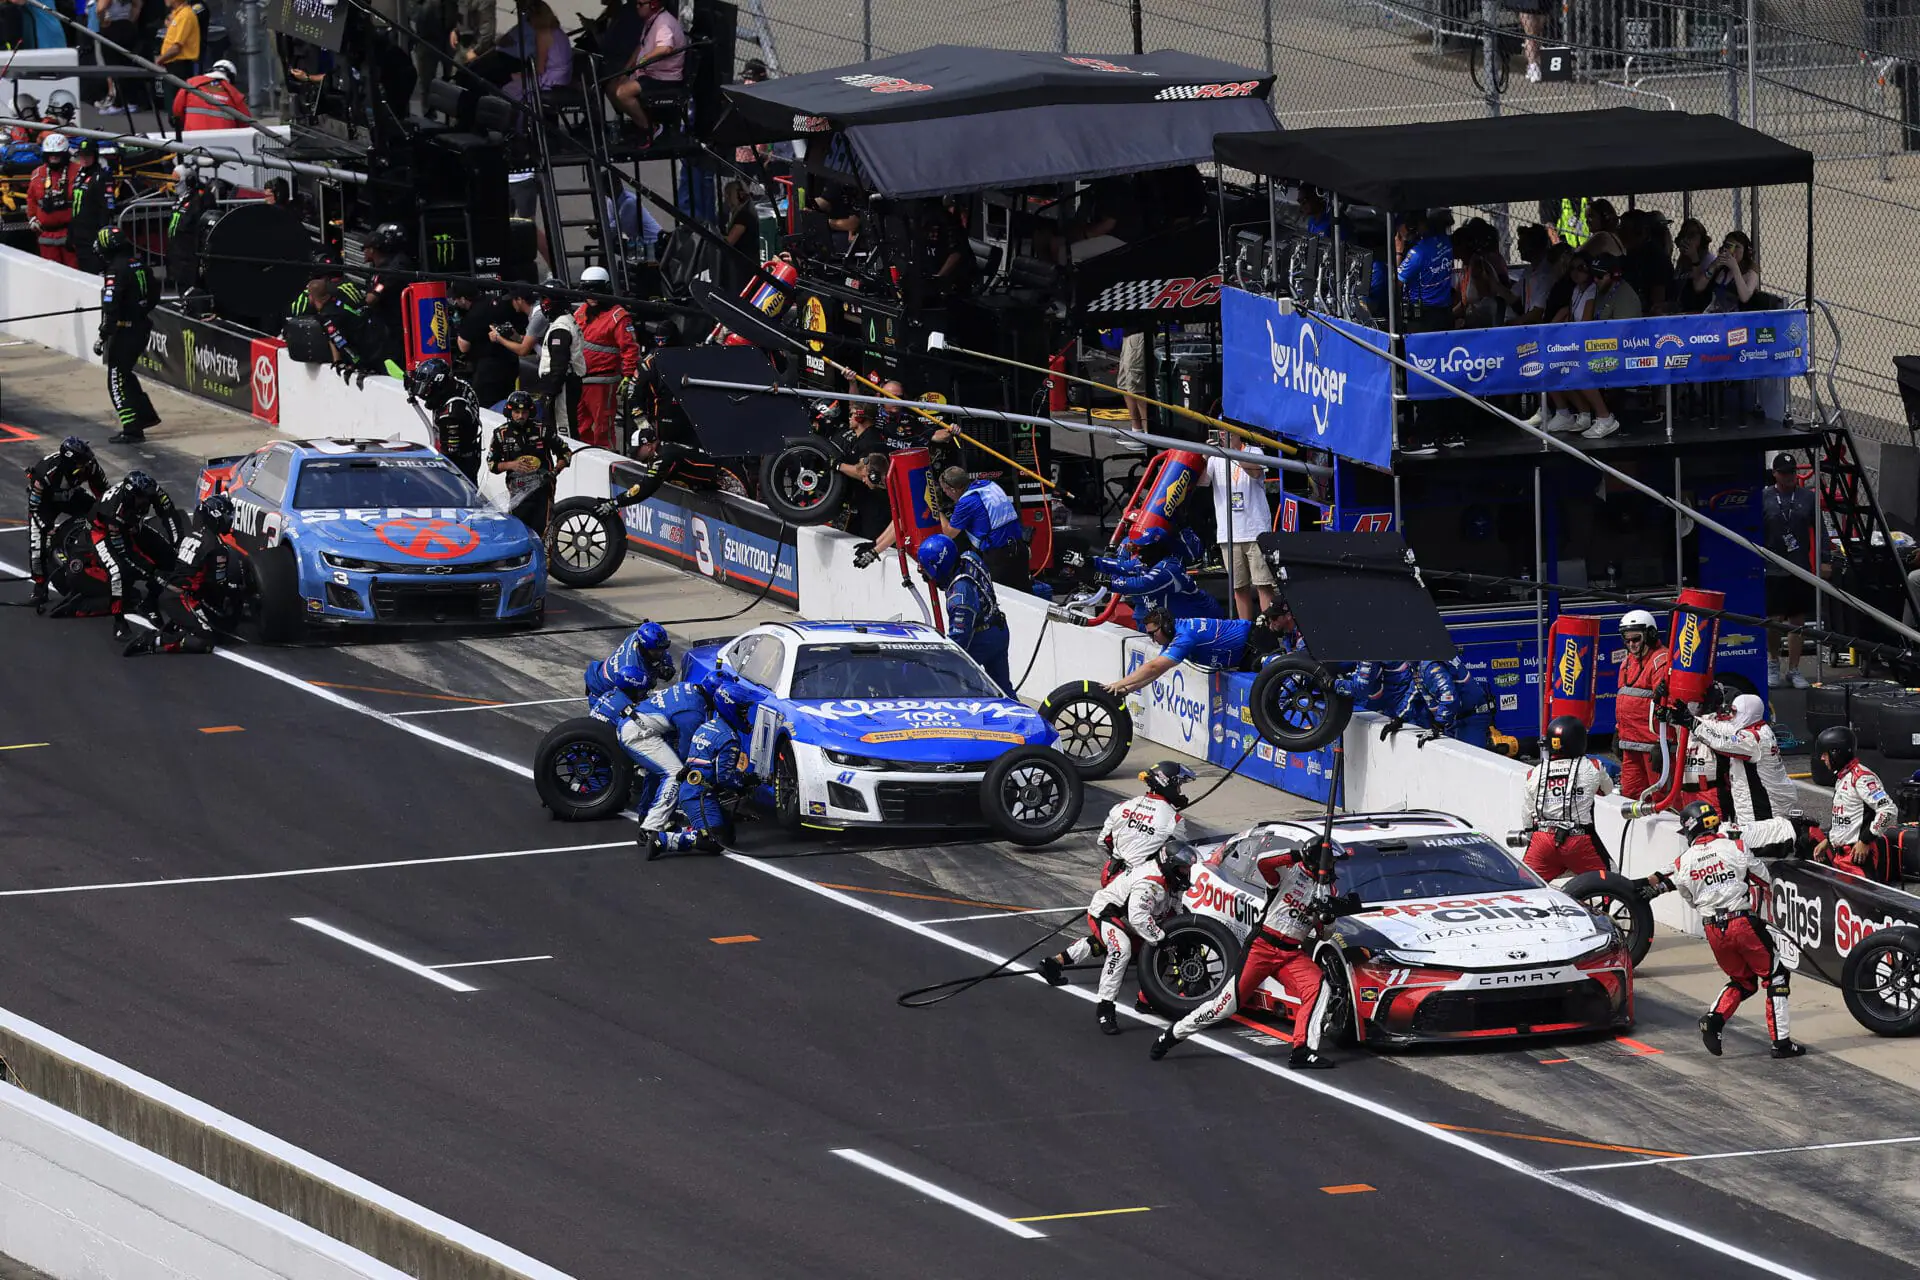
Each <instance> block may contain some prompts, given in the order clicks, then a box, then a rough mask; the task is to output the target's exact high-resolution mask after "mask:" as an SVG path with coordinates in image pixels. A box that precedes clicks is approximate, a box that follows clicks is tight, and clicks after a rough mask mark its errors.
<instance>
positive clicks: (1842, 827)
mask: <svg viewBox="0 0 1920 1280" xmlns="http://www.w3.org/2000/svg"><path fill="white" fill-rule="evenodd" d="M1813 758H1814V759H1816V760H1819V761H1821V762H1822V763H1823V764H1825V765H1826V766H1827V768H1829V769H1831V770H1833V822H1832V824H1831V825H1829V826H1828V827H1827V838H1826V839H1825V840H1822V841H1821V842H1820V843H1819V844H1818V845H1817V846H1815V848H1814V851H1813V856H1814V857H1816V858H1818V859H1820V860H1821V861H1822V862H1829V861H1830V862H1832V863H1833V869H1834V870H1835V871H1844V872H1846V873H1847V874H1848V875H1855V876H1864V875H1866V874H1868V872H1869V871H1870V870H1871V869H1873V868H1876V867H1878V868H1884V867H1885V866H1886V862H1887V858H1888V852H1887V835H1888V834H1889V833H1890V832H1891V831H1892V830H1893V829H1894V828H1895V827H1896V826H1898V825H1899V823H1900V806H1899V805H1897V804H1895V803H1894V801H1893V797H1892V796H1890V795H1888V794H1887V788H1886V784H1884V783H1882V782H1881V781H1880V775H1879V774H1877V773H1875V772H1874V771H1873V770H1871V769H1869V768H1867V766H1865V765H1864V764H1861V763H1860V746H1859V740H1858V739H1857V738H1855V737H1854V734H1853V730H1852V729H1851V728H1849V727H1847V726H1846V725H1843V724H1837V725H1834V726H1833V727H1832V728H1829V729H1822V730H1821V731H1820V736H1819V737H1817V738H1815V739H1814V740H1813Z"/></svg>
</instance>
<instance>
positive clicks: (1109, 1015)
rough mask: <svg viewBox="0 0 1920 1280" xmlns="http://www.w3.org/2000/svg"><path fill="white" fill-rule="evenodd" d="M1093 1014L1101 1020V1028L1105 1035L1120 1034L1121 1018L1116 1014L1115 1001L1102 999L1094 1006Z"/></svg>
mask: <svg viewBox="0 0 1920 1280" xmlns="http://www.w3.org/2000/svg"><path fill="white" fill-rule="evenodd" d="M1093 1016H1094V1017H1096V1018H1098V1019H1099V1020H1100V1030H1101V1032H1102V1033H1103V1034H1105V1035H1110V1036H1117V1035H1119V1034H1120V1019H1119V1018H1117V1017H1115V1016H1114V1013H1113V1001H1111V1000H1102V1001H1101V1002H1100V1003H1099V1004H1097V1005H1095V1006H1094V1011H1093Z"/></svg>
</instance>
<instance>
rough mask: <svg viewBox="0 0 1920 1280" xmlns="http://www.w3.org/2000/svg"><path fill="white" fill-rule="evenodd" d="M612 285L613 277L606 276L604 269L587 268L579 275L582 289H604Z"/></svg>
mask: <svg viewBox="0 0 1920 1280" xmlns="http://www.w3.org/2000/svg"><path fill="white" fill-rule="evenodd" d="M612 283H613V277H612V276H610V275H608V274H607V269H606V268H605V267H588V268H587V269H586V270H585V271H582V272H581V273H580V284H581V286H582V287H583V288H587V289H599V288H605V287H606V286H607V285H610V284H612Z"/></svg>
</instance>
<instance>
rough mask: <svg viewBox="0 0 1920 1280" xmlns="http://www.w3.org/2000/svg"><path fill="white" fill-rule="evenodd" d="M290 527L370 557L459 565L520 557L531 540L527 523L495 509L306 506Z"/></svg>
mask: <svg viewBox="0 0 1920 1280" xmlns="http://www.w3.org/2000/svg"><path fill="white" fill-rule="evenodd" d="M288 523H289V527H293V528H298V529H299V531H300V536H301V537H302V538H303V539H311V540H313V541H315V542H317V543H320V544H322V545H324V546H327V547H330V548H335V549H350V550H352V551H353V552H354V553H355V554H356V555H361V556H365V557H366V558H367V559H370V560H387V561H397V562H400V563H406V562H408V561H416V560H417V561H419V562H421V563H423V564H449V565H457V564H461V563H464V562H468V561H474V560H495V559H499V558H501V557H503V556H512V555H518V554H520V553H521V552H523V551H526V550H527V549H528V548H529V547H530V546H531V545H532V543H533V538H532V535H531V534H530V533H529V532H528V530H527V526H526V525H525V524H523V523H521V522H520V521H519V520H518V519H517V518H515V517H513V516H510V515H505V514H503V513H501V512H498V511H494V510H491V509H476V510H463V509H460V508H455V507H436V508H432V509H431V510H427V509H422V508H405V509H397V510H385V511H382V510H370V509H365V508H354V509H349V510H344V511H343V510H324V509H322V510H304V511H296V512H294V513H292V515H291V517H290V519H289V522H288Z"/></svg>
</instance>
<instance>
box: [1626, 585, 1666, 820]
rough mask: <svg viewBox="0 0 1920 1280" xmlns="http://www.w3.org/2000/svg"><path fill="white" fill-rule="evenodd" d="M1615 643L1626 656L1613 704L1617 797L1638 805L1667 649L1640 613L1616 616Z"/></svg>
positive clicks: (1649, 764) (1648, 773)
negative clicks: (1617, 639)
mask: <svg viewBox="0 0 1920 1280" xmlns="http://www.w3.org/2000/svg"><path fill="white" fill-rule="evenodd" d="M1620 641H1621V643H1622V644H1623V645H1625V646H1626V650H1627V656H1626V657H1625V658H1622V659H1621V660H1620V687H1619V692H1618V694H1617V695H1616V697H1615V698H1614V703H1613V710H1614V717H1615V724H1616V728H1615V729H1614V735H1613V736H1614V745H1615V746H1616V747H1617V748H1618V749H1619V751H1620V794H1621V795H1623V796H1625V797H1626V798H1627V799H1629V800H1638V799H1639V798H1640V793H1641V792H1643V791H1645V790H1646V789H1647V788H1648V787H1650V786H1652V785H1653V783H1654V778H1655V771H1656V762H1655V760H1654V756H1655V755H1656V753H1658V752H1659V750H1660V735H1659V726H1658V725H1656V724H1655V723H1654V720H1653V714H1652V713H1653V704H1654V700H1655V699H1656V698H1658V697H1659V695H1660V691H1661V686H1662V685H1664V684H1666V682H1667V646H1665V645H1663V644H1661V643H1660V624H1659V623H1658V622H1657V621H1655V620H1654V616H1653V615H1652V614H1651V613H1649V612H1647V611H1646V610H1645V609H1629V610H1627V612H1626V613H1625V614H1623V615H1621V618H1620Z"/></svg>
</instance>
